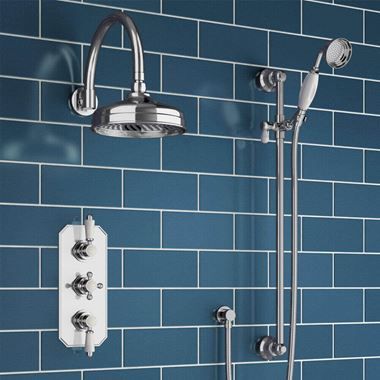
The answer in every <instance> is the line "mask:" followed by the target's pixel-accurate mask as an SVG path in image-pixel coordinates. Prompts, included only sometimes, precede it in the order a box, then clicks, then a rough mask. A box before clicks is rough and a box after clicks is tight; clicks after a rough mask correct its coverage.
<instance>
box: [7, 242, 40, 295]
mask: <svg viewBox="0 0 380 380" xmlns="http://www.w3.org/2000/svg"><path fill="white" fill-rule="evenodd" d="M29 286H30V287H38V250H37V249H32V248H1V249H0V287H1V288H6V287H11V288H14V287H29Z"/></svg>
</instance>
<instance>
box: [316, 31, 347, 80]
mask: <svg viewBox="0 0 380 380" xmlns="http://www.w3.org/2000/svg"><path fill="white" fill-rule="evenodd" d="M351 55H352V46H351V43H350V41H348V40H346V39H345V38H335V39H334V40H331V41H329V42H328V43H327V44H326V45H325V46H324V47H323V48H322V49H321V50H320V51H319V53H318V56H317V59H316V60H315V64H314V67H313V71H315V72H318V71H319V66H320V64H321V61H322V58H323V57H325V59H326V62H327V64H328V65H329V66H330V67H332V68H333V69H340V68H341V67H344V66H346V65H347V63H348V62H349V60H350V59H351Z"/></svg>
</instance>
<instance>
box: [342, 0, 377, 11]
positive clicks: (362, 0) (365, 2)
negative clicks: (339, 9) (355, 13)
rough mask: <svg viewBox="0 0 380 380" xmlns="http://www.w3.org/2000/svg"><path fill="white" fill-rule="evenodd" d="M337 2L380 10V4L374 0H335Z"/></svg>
mask: <svg viewBox="0 0 380 380" xmlns="http://www.w3.org/2000/svg"><path fill="white" fill-rule="evenodd" d="M335 3H336V4H342V5H349V6H351V7H357V8H364V9H373V10H375V11H380V4H379V3H378V2H377V1H372V0H335Z"/></svg>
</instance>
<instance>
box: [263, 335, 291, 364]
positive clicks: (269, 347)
mask: <svg viewBox="0 0 380 380" xmlns="http://www.w3.org/2000/svg"><path fill="white" fill-rule="evenodd" d="M256 352H257V353H258V354H259V355H260V356H261V357H262V358H263V359H264V360H273V359H274V358H275V357H277V356H281V355H284V354H285V353H286V347H285V346H284V345H281V344H277V340H276V338H274V337H273V336H264V337H262V338H261V339H259V340H258V341H257V343H256Z"/></svg>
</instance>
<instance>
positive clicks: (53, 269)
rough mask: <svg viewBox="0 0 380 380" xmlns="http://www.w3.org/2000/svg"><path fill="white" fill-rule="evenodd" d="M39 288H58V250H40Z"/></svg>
mask: <svg viewBox="0 0 380 380" xmlns="http://www.w3.org/2000/svg"><path fill="white" fill-rule="evenodd" d="M41 286H42V287H58V249H56V248H44V249H42V250H41Z"/></svg>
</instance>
